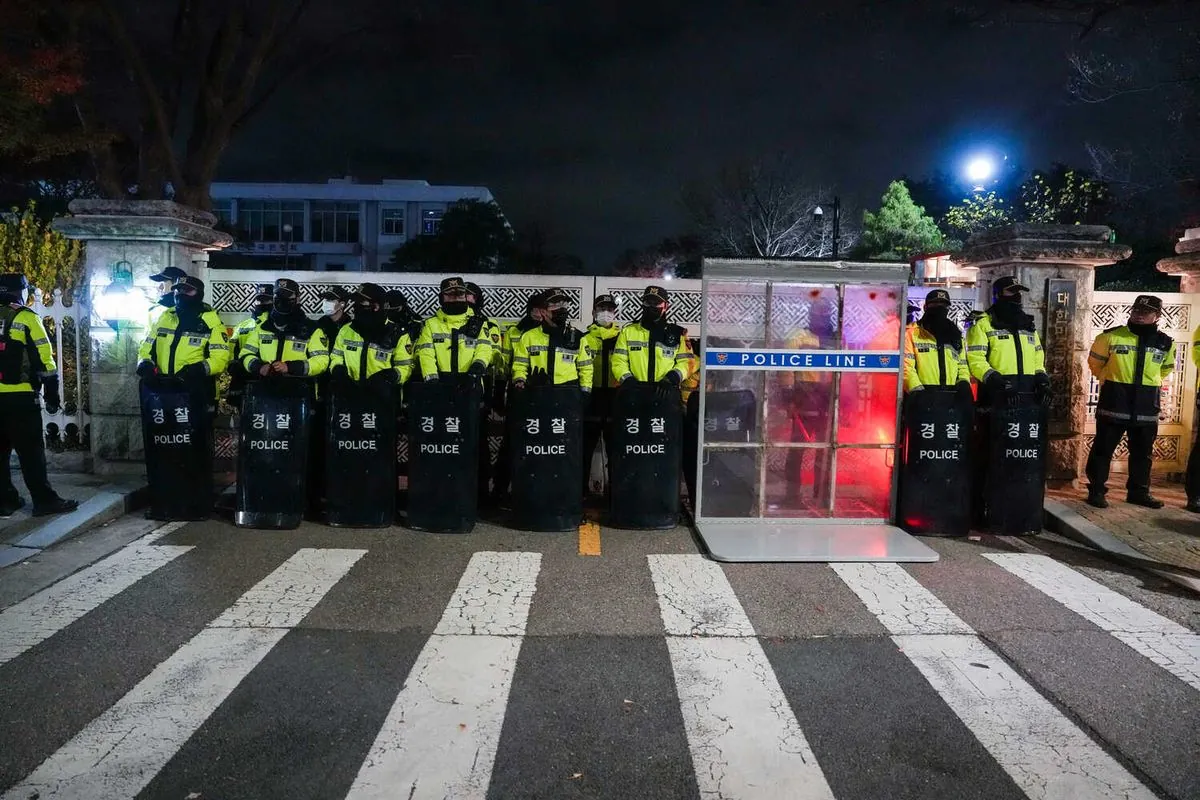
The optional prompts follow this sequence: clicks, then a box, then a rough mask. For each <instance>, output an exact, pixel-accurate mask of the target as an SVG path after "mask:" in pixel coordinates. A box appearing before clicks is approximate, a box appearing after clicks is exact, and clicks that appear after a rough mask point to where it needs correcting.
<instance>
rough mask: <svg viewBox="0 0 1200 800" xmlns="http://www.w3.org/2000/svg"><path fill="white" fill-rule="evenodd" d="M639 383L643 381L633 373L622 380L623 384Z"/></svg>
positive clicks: (632, 384)
mask: <svg viewBox="0 0 1200 800" xmlns="http://www.w3.org/2000/svg"><path fill="white" fill-rule="evenodd" d="M639 383H641V381H639V380H638V379H637V378H635V377H634V376H632V375H630V376H629V377H627V378H626V379H625V380H623V381H621V385H622V386H637V385H638V384H639Z"/></svg>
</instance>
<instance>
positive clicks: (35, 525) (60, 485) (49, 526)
mask: <svg viewBox="0 0 1200 800" xmlns="http://www.w3.org/2000/svg"><path fill="white" fill-rule="evenodd" d="M13 483H14V484H15V485H16V487H17V489H18V490H19V491H21V493H22V496H23V497H24V498H25V502H26V503H27V504H28V503H29V496H28V495H27V494H26V493H25V485H24V483H22V481H21V475H20V472H19V471H18V470H16V469H14V470H13ZM50 485H51V486H53V487H54V490H55V491H56V492H58V493H59V495H61V496H62V497H66V498H68V499H71V500H78V501H79V508H77V509H76V510H74V511H72V512H71V513H69V514H56V515H54V516H50V517H33V516H31V515H30V506H29V505H26V506H25V508H23V509H21V510H20V511H18V512H17V513H16V514H13V515H12V516H11V517H9V518H8V519H0V568H3V567H7V566H10V565H12V564H17V563H19V562H21V561H25V560H26V559H29V558H33V557H34V556H36V555H39V554H40V553H41V552H42V550H44V549H45V548H47V547H49V546H50V545H52V544H56V543H57V542H61V541H63V540H64V539H69V538H70V537H72V536H76V535H78V534H80V533H83V532H85V531H88V530H91V529H92V528H96V527H99V526H101V525H103V524H105V523H106V522H110V521H112V520H114V519H116V518H117V517H119V516H121V515H122V514H125V513H128V512H129V511H132V510H134V509H136V508H139V507H140V506H141V505H143V504H144V501H145V496H146V481H145V479H144V478H141V477H134V476H128V477H127V476H113V477H101V476H97V475H89V474H86V473H78V472H51V473H50Z"/></svg>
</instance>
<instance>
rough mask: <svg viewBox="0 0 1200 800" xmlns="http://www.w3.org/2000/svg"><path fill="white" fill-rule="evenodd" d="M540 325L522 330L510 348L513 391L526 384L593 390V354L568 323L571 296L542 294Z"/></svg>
mask: <svg viewBox="0 0 1200 800" xmlns="http://www.w3.org/2000/svg"><path fill="white" fill-rule="evenodd" d="M544 302H545V310H546V314H545V316H544V319H543V320H542V324H541V325H540V326H538V327H536V328H533V329H531V330H528V331H525V333H524V334H522V335H521V338H520V339H518V340H517V341H516V344H515V345H514V346H513V365H512V382H513V388H514V389H522V388H524V387H525V384H526V383H527V382H528V383H539V382H540V383H544V384H548V385H552V386H561V385H574V386H579V387H580V388H582V389H583V391H584V392H591V391H592V355H591V353H590V352H589V351H588V349H587V348H586V347H584V344H583V333H582V332H580V331H578V330H576V329H575V328H573V327H572V326H571V325H568V324H567V320H568V319H569V316H570V313H571V311H570V308H569V306H568V304H569V303H570V297H568V296H567V294H566V292H564V291H562V290H561V289H550V290H548V291H547V292H546V293H545V295H544Z"/></svg>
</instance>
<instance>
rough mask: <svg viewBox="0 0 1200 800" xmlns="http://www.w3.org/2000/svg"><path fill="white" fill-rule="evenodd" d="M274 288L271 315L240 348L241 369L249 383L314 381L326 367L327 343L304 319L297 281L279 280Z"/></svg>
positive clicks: (320, 331) (306, 318)
mask: <svg viewBox="0 0 1200 800" xmlns="http://www.w3.org/2000/svg"><path fill="white" fill-rule="evenodd" d="M274 288H275V291H274V294H273V296H272V307H271V311H270V313H268V314H267V317H266V319H264V320H263V321H262V322H260V323H259V324H258V325H257V326H256V327H255V328H254V329H253V330H252V331H250V333H249V335H248V336H247V337H246V342H245V344H244V345H243V346H242V367H243V368H244V369H245V370H246V374H247V375H248V376H249V377H250V379H251V380H255V379H258V378H267V377H271V376H279V377H286V376H291V377H295V378H316V377H317V376H318V375H320V374H322V373H323V372H325V370H326V369H327V368H328V367H329V339H328V337H326V335H325V331H323V330H322V329H321V327H320V326H319V325H318V324H317V323H315V322H313V321H312V320H310V319H309V318H308V317H306V316H305V315H304V310H303V309H302V308H301V307H300V286H299V284H297V283H296V281H294V280H292V279H290V278H280V279H279V280H277V281H275V287H274Z"/></svg>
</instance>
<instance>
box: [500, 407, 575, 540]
mask: <svg viewBox="0 0 1200 800" xmlns="http://www.w3.org/2000/svg"><path fill="white" fill-rule="evenodd" d="M507 422H508V425H509V436H510V437H511V439H510V440H511V442H512V451H511V452H512V500H513V527H515V528H519V529H521V530H527V531H571V530H576V529H578V527H579V523H580V521H581V520H582V518H583V495H582V494H581V493H580V491H579V476H580V474H582V472H583V392H582V391H581V390H580V389H579V387H578V386H534V387H530V388H527V389H520V390H514V391H513V392H512V393H511V394H510V397H509V403H508V420H507Z"/></svg>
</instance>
